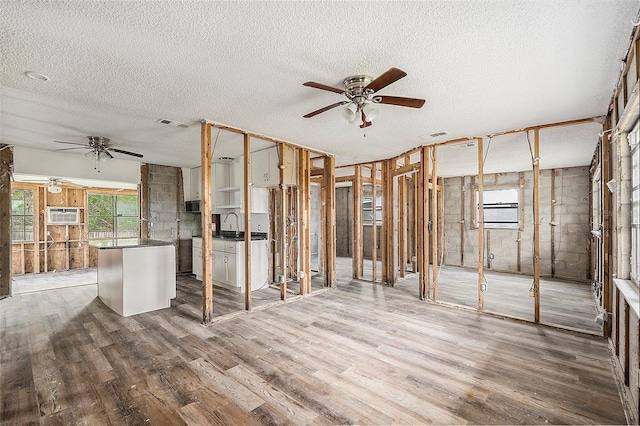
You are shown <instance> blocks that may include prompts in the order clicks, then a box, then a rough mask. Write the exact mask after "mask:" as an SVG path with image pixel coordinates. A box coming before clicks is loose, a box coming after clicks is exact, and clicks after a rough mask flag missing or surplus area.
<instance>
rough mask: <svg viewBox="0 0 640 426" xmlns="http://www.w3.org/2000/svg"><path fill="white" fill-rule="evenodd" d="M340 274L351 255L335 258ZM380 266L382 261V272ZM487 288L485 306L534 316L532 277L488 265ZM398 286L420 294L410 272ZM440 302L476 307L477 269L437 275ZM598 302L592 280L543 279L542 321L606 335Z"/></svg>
mask: <svg viewBox="0 0 640 426" xmlns="http://www.w3.org/2000/svg"><path fill="white" fill-rule="evenodd" d="M371 263H372V262H371V261H370V260H365V270H364V274H363V277H364V278H365V279H366V280H370V279H371ZM336 265H337V275H338V276H339V277H342V278H343V279H347V278H348V277H350V276H351V274H352V272H351V271H352V269H351V268H352V266H351V258H350V257H338V258H337V259H336ZM381 270H382V265H381V262H380V261H378V274H380V271H381ZM484 275H485V278H486V283H487V290H486V291H485V292H484V310H485V311H486V312H493V313H497V314H501V315H506V316H509V317H513V318H519V319H525V320H528V321H533V320H534V317H533V309H534V301H533V298H532V297H529V289H530V288H531V285H532V283H533V277H531V276H527V275H520V274H508V273H500V272H493V271H490V270H485V273H484ZM396 286H397V288H399V289H401V290H404V291H406V292H408V293H409V294H412V295H414V296H415V297H416V298H417V297H418V275H417V274H412V273H409V272H407V274H406V277H405V278H404V279H401V278H399V280H398V283H397V285H396ZM438 301H440V302H445V303H450V304H454V305H460V306H465V307H469V308H473V309H477V307H478V272H477V270H475V269H469V268H460V267H457V266H447V265H445V266H443V267H441V268H440V269H439V274H438ZM597 314H598V309H597V306H596V301H595V299H594V296H593V292H592V290H591V285H590V284H588V283H580V282H572V281H567V280H560V279H544V278H543V279H541V280H540V322H541V323H542V324H546V325H552V326H556V327H560V328H566V329H570V330H579V331H584V332H587V333H593V334H597V335H602V325H599V324H596V323H595V317H596V315H597Z"/></svg>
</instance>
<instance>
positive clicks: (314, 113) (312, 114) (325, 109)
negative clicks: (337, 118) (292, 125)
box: [303, 101, 349, 118]
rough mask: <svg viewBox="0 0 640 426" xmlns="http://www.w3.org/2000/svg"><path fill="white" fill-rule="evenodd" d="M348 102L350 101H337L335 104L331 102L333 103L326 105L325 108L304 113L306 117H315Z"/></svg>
mask: <svg viewBox="0 0 640 426" xmlns="http://www.w3.org/2000/svg"><path fill="white" fill-rule="evenodd" d="M348 103H349V101H341V102H336V103H335V104H331V105H329V106H326V107H324V108H320V109H317V110H315V111H313V112H310V113H309V114H306V115H303V117H304V118H311V117H314V116H316V115H318V114H322V113H323V112H326V111H329V110H330V109H333V108H336V107H339V106H340V105H344V104H348Z"/></svg>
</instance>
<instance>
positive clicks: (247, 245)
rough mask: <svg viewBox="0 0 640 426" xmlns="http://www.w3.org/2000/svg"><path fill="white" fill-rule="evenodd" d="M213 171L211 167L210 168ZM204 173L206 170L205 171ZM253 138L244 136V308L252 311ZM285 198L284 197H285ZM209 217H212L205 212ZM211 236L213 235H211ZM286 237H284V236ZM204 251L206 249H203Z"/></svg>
mask: <svg viewBox="0 0 640 426" xmlns="http://www.w3.org/2000/svg"><path fill="white" fill-rule="evenodd" d="M208 168H209V170H211V166H209V167H208ZM203 171H204V170H203ZM252 185H253V184H252V182H251V136H249V135H248V134H246V133H245V135H244V194H243V195H244V308H245V309H246V310H247V311H249V310H251V186H252ZM283 198H284V197H283ZM204 211H206V212H207V216H209V217H211V215H210V214H208V212H209V211H210V210H204ZM209 234H211V233H209ZM283 237H284V236H283ZM203 249H204V247H203Z"/></svg>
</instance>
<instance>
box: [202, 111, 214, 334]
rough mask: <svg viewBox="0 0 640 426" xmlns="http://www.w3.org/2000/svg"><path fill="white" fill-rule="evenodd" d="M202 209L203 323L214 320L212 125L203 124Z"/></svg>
mask: <svg viewBox="0 0 640 426" xmlns="http://www.w3.org/2000/svg"><path fill="white" fill-rule="evenodd" d="M200 130H201V132H200V133H201V147H200V148H201V149H200V164H201V174H200V177H201V179H200V185H201V190H200V209H201V211H202V214H201V215H200V216H201V219H202V323H203V324H205V325H206V324H210V323H211V320H212V319H213V276H212V269H213V268H212V266H213V265H212V262H211V256H212V253H211V248H212V241H211V237H212V234H211V231H212V228H211V124H209V123H206V122H203V123H202V124H201V129H200Z"/></svg>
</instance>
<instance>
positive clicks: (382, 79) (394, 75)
mask: <svg viewBox="0 0 640 426" xmlns="http://www.w3.org/2000/svg"><path fill="white" fill-rule="evenodd" d="M406 75H407V73H406V72H404V71H402V70H400V69H398V68H391V69H389V70H388V71H387V72H385V73H383V74H382V75H380V76H379V77H378V78H376V79H373V78H371V77H369V76H367V75H361V74H359V75H352V76H351V77H347V78H345V79H344V81H343V82H342V83H343V84H344V89H338V88H336V87H331V86H326V85H324V84H321V83H316V82H313V81H307V82H306V83H302V85H303V86H307V87H314V88H316V89H320V90H327V91H329V92H334V93H339V94H341V95H344V96H346V97H347V99H348V100H346V101H340V102H336V103H335V104H331V105H329V106H326V107H324V108H320V109H318V110H316V111H313V112H310V113H309V114H306V115H303V117H304V118H311V117H314V116H316V115H318V114H321V113H323V112H326V111H329V110H330V109H333V108H336V107H339V106H341V105H346V104H348V105H347V106H346V107H345V109H344V110H343V114H344V117H345V118H346V119H347V120H348V121H349V122H353V121H354V120H356V118H358V117H360V118H361V119H362V124H361V125H360V128H361V129H363V128H365V127H369V126H371V121H372V120H373V119H374V118H375V117H376V116H377V114H378V110H377V109H376V108H375V107H374V106H373V104H387V105H396V106H403V107H409V108H421V107H422V105H424V102H425V101H424V99H416V98H403V97H400V96H387V95H377V94H376V92H378V91H379V90H381V89H383V88H385V87H387V86H388V85H390V84H391V83H394V82H396V81H398V80H400V79H401V78H403V77H405V76H406Z"/></svg>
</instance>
